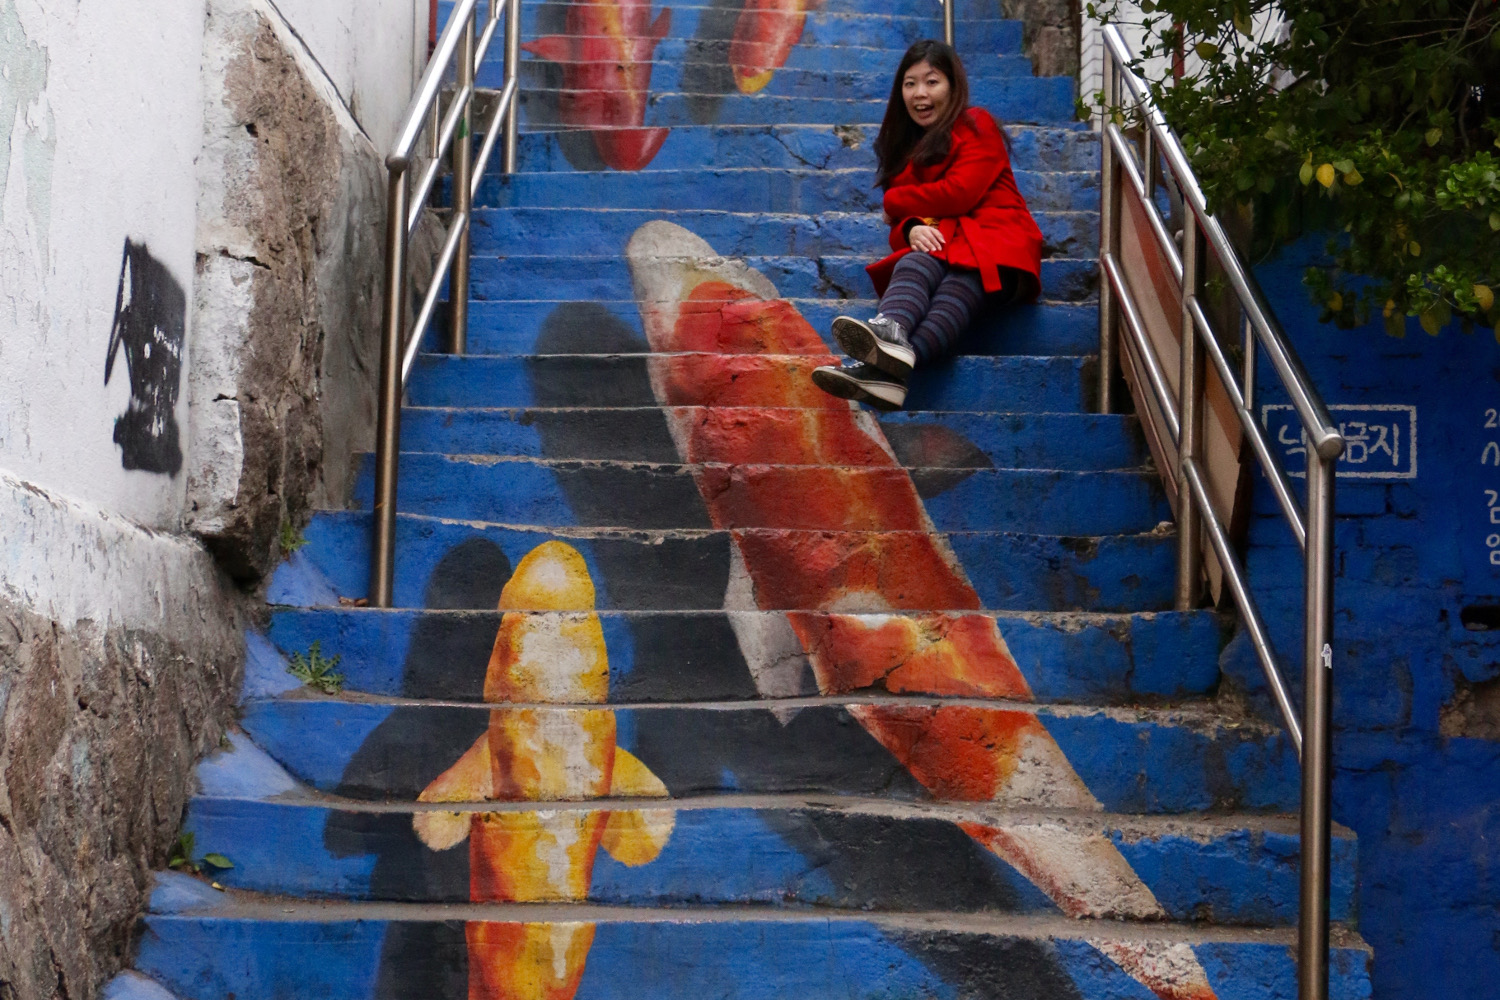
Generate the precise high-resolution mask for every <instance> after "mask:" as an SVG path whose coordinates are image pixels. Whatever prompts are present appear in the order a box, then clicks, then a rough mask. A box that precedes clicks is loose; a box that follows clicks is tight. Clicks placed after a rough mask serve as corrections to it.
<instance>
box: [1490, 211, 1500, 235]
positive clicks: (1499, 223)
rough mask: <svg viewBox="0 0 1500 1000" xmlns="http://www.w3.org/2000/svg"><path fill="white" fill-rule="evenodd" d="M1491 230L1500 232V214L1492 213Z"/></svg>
mask: <svg viewBox="0 0 1500 1000" xmlns="http://www.w3.org/2000/svg"><path fill="white" fill-rule="evenodd" d="M1490 228H1491V229H1493V230H1495V231H1496V232H1500V212H1491V213H1490Z"/></svg>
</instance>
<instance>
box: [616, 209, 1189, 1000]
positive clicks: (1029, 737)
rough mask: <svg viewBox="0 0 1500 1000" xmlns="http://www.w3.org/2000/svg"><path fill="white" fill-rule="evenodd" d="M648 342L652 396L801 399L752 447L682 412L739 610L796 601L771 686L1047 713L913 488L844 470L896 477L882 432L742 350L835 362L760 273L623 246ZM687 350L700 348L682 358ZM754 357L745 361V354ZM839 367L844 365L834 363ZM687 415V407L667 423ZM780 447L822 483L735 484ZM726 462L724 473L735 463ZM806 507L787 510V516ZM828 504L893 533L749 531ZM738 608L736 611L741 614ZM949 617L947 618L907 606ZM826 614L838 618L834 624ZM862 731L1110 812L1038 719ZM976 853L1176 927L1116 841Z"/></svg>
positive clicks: (1004, 793) (668, 243) (970, 785)
mask: <svg viewBox="0 0 1500 1000" xmlns="http://www.w3.org/2000/svg"><path fill="white" fill-rule="evenodd" d="M626 253H627V256H628V258H629V262H630V267H631V275H632V280H633V283H634V291H635V296H636V301H637V303H638V307H639V309H640V313H641V318H642V322H643V324H644V327H645V330H646V334H647V338H648V340H649V341H650V346H651V349H652V351H653V352H655V353H656V354H658V355H673V354H676V355H678V356H676V357H673V358H671V359H670V363H668V361H669V359H668V358H665V357H654V358H652V360H651V377H652V387H653V390H654V392H655V394H656V397H657V400H658V402H659V403H660V404H661V405H662V406H664V407H690V406H696V407H701V406H747V405H748V406H757V407H767V408H774V407H788V408H795V410H796V411H797V412H798V413H800V414H802V415H803V418H802V420H801V421H786V422H782V423H780V424H778V425H776V426H775V427H774V428H773V429H769V428H761V430H760V433H761V434H762V435H764V434H775V435H777V437H776V439H775V440H774V441H770V442H768V441H766V440H759V441H756V442H753V443H750V442H741V441H738V440H736V439H735V438H734V437H733V436H729V435H724V434H719V433H713V432H712V427H711V425H710V424H709V423H706V422H704V423H700V422H696V421H694V420H692V419H691V418H687V419H684V418H682V417H680V416H679V417H676V418H674V419H673V422H672V425H671V433H672V436H673V439H674V441H675V443H676V445H677V448H678V451H679V454H680V455H681V458H682V461H684V462H686V463H690V464H694V465H698V466H700V470H699V471H698V472H697V473H696V474H695V475H696V477H697V482H698V487H699V492H700V493H701V495H702V497H703V500H704V502H705V503H706V505H707V507H708V510H709V513H710V517H711V519H712V521H713V523H714V524H715V526H716V527H718V528H720V529H722V530H725V531H727V532H729V534H730V535H731V537H732V539H733V542H734V551H733V553H732V560H733V569H732V574H731V581H730V585H729V588H728V589H729V596H728V599H727V601H726V606H727V607H730V608H731V610H766V611H771V610H774V609H780V608H798V609H803V610H802V611H800V612H798V611H793V612H786V613H784V614H783V615H758V616H741V617H743V618H745V619H747V620H753V621H760V622H765V621H770V622H773V623H777V622H779V623H780V624H773V625H771V626H770V627H766V626H754V625H751V626H749V627H752V628H754V627H759V628H761V629H762V631H760V632H759V633H757V634H753V635H752V634H741V635H739V639H740V643H741V649H742V651H743V653H744V655H745V657H746V660H747V661H748V662H749V664H750V668H751V673H752V674H753V675H754V676H755V677H756V680H757V683H758V684H759V683H761V682H762V681H764V683H763V684H762V685H761V690H762V692H763V693H766V694H776V693H784V692H778V690H777V688H779V687H784V685H785V683H786V680H785V677H784V676H781V675H780V673H779V672H778V667H777V664H778V663H785V662H788V661H790V660H794V659H796V658H797V657H798V656H799V655H802V654H805V655H806V657H807V660H808V661H809V662H810V663H811V666H812V670H813V674H814V677H815V680H816V683H817V687H818V690H819V691H820V692H822V693H823V694H838V693H846V692H849V691H853V690H858V689H869V688H870V687H873V686H878V687H882V688H884V689H885V690H887V691H891V692H921V693H925V694H929V695H946V696H962V697H970V698H983V699H994V700H998V701H1002V702H1003V701H1007V700H1008V701H1012V702H1016V701H1031V700H1032V694H1031V689H1030V686H1029V685H1028V684H1027V681H1026V679H1025V677H1024V676H1023V675H1022V673H1021V671H1020V669H1019V668H1018V667H1017V665H1016V663H1015V660H1014V659H1013V658H1012V657H1011V655H1010V652H1009V649H1008V648H1007V647H1006V644H1005V640H1004V638H1003V637H1002V636H1001V634H1000V631H999V628H998V626H997V625H996V623H995V620H994V619H993V618H988V617H984V616H979V615H973V614H969V615H961V614H956V612H963V611H977V610H981V608H982V605H981V602H980V599H979V596H978V594H977V592H976V591H975V590H974V588H973V586H972V585H971V583H970V582H969V580H968V579H967V577H966V576H965V574H964V572H963V569H962V567H961V566H960V565H959V563H958V559H957V557H956V555H955V554H954V553H953V551H952V550H951V549H950V548H949V546H948V545H947V543H946V542H945V540H944V539H943V538H942V536H940V535H939V534H937V533H936V531H935V530H934V528H933V525H932V522H931V520H930V519H929V518H928V516H927V513H926V509H925V507H924V506H923V503H922V500H921V498H920V497H919V496H918V494H917V490H916V487H915V485H914V484H912V483H911V481H910V479H909V478H905V479H904V482H905V487H904V488H901V487H900V485H899V484H900V482H901V480H895V481H894V482H895V483H896V485H895V486H893V480H890V479H885V478H882V479H881V481H880V485H879V488H878V489H863V490H862V489H860V488H859V486H858V482H857V480H854V479H851V478H850V477H848V476H844V475H842V474H841V470H840V469H838V468H837V467H836V466H838V465H841V464H842V465H852V466H865V467H892V468H900V464H899V462H898V461H897V459H896V456H895V454H894V452H893V451H892V450H891V448H890V446H889V444H888V443H887V442H886V441H885V440H884V436H883V434H882V432H881V430H880V427H879V424H878V423H876V422H875V421H874V420H873V419H872V418H871V416H870V415H869V414H867V413H863V412H861V411H860V410H858V409H857V408H856V407H854V406H853V405H852V404H849V403H846V402H844V401H842V400H837V399H835V398H833V397H831V396H828V395H826V394H824V393H822V392H821V391H820V390H818V389H817V388H816V387H814V386H813V385H812V383H811V382H810V380H808V379H807V378H806V377H805V369H804V368H803V367H802V366H774V365H760V366H758V367H757V366H751V365H747V364H746V363H745V362H746V361H748V360H750V359H748V358H746V357H744V356H745V355H753V354H759V355H763V356H776V355H799V356H803V357H806V356H808V355H813V356H826V355H828V350H827V347H826V346H825V344H824V342H823V340H822V338H820V337H819V336H818V334H817V333H816V331H814V330H813V329H812V327H811V326H809V325H808V323H807V322H806V321H805V320H804V319H803V318H802V316H801V315H800V314H799V313H798V312H797V311H796V309H795V308H794V307H792V305H791V304H790V303H787V302H785V301H782V300H780V299H779V297H778V295H777V293H776V289H775V287H774V286H773V285H772V284H771V282H770V281H769V280H767V279H766V278H765V276H764V275H762V274H760V273H758V272H756V271H753V270H751V269H750V268H748V267H746V266H745V265H744V264H743V263H741V262H739V261H735V260H729V259H725V258H722V257H719V256H718V255H716V254H715V252H714V250H713V248H712V247H711V246H709V244H708V243H707V242H705V241H704V240H702V239H701V238H699V237H698V236H696V235H694V234H693V233H691V232H689V231H688V230H686V229H683V228H682V227H680V226H675V225H672V224H670V223H666V222H660V221H658V222H650V223H647V224H646V225H644V226H642V227H641V228H640V229H638V230H637V231H636V233H635V234H634V235H633V236H632V238H631V240H630V243H629V246H628V247H627V250H626ZM683 352H693V353H688V354H686V356H684V354H683ZM736 355H738V356H739V357H736ZM832 360H833V359H832V358H831V356H830V359H829V362H827V363H832ZM669 412H679V411H669ZM747 448H753V449H755V451H757V452H758V453H761V454H764V453H766V452H767V451H774V452H775V453H776V454H778V455H779V456H781V457H780V459H779V461H780V462H782V463H784V464H787V465H807V466H824V468H823V469H822V470H821V472H822V473H823V475H824V476H825V481H823V482H822V483H821V484H818V485H814V486H812V487H810V488H808V489H806V490H804V491H803V492H802V493H801V494H800V495H798V496H796V497H792V498H789V497H786V496H780V495H765V491H761V490H757V488H756V486H755V485H754V484H753V482H751V481H750V480H749V479H747V480H746V481H745V482H744V483H741V484H739V485H741V486H742V487H743V488H741V489H736V490H733V491H729V490H726V489H724V479H725V477H726V476H732V475H733V474H734V473H733V467H734V466H735V465H738V464H743V463H744V462H745V461H746V458H745V456H744V454H742V452H744V451H745V450H746V449H747ZM726 467H727V468H726ZM789 504H790V505H791V506H790V507H789V506H788V505H789ZM792 507H796V508H801V509H804V510H805V509H807V508H812V507H816V508H821V511H822V516H821V517H820V518H819V520H820V521H821V522H822V523H827V524H841V523H842V524H868V523H872V522H874V523H878V524H880V525H881V526H882V527H881V530H879V531H859V532H828V533H824V534H822V535H820V536H818V538H817V539H816V540H815V541H812V542H809V540H808V539H807V538H806V537H794V535H795V536H802V535H804V534H805V533H800V532H798V533H791V532H787V533H778V532H774V531H755V532H750V531H744V532H741V531H737V530H736V529H737V527H738V526H739V525H743V524H747V523H748V524H760V525H770V524H775V523H777V521H776V517H777V512H778V511H788V510H790V509H791V508H792ZM737 603H739V606H738V607H736V606H735V605H736V604H737ZM930 608H943V609H948V612H930V611H928V612H924V613H920V614H912V615H902V614H892V613H891V612H900V611H923V609H930ZM811 612H831V613H832V614H828V615H820V614H813V613H811ZM852 712H853V714H854V716H855V717H856V718H857V719H858V721H859V722H860V724H861V725H862V726H863V727H864V728H865V730H866V731H867V732H869V733H870V735H872V736H873V737H874V738H875V739H876V740H878V741H879V742H880V743H881V744H882V745H883V746H884V747H885V748H886V749H887V750H888V751H889V752H890V753H891V754H892V755H894V756H895V757H896V758H897V759H898V760H900V761H901V762H902V764H903V765H904V766H905V767H906V768H907V769H908V771H909V772H910V773H911V775H912V776H913V777H914V778H915V779H916V780H917V781H918V782H919V783H920V784H921V785H923V786H924V787H925V788H927V789H928V790H929V791H930V792H932V793H933V794H934V795H935V796H938V797H941V798H947V799H958V800H963V801H974V802H995V803H1003V804H1006V805H1011V806H1029V807H1043V808H1054V809H1076V810H1092V811H1099V810H1101V809H1102V806H1101V805H1100V803H1099V801H1098V800H1097V799H1096V798H1095V797H1094V796H1093V794H1092V793H1091V792H1090V791H1089V789H1088V788H1087V787H1086V786H1085V785H1084V783H1083V781H1082V780H1081V779H1080V778H1079V776H1078V774H1077V773H1076V772H1075V771H1074V769H1073V767H1072V765H1071V764H1070V763H1069V762H1068V760H1067V758H1066V756H1065V755H1064V754H1063V751H1062V749H1061V748H1060V747H1059V746H1058V744H1057V743H1056V741H1055V740H1054V739H1053V738H1052V736H1051V734H1050V733H1049V732H1048V731H1047V729H1046V728H1045V727H1044V726H1043V725H1042V723H1041V722H1040V721H1039V720H1038V718H1037V716H1036V715H1035V714H1034V713H1032V712H1029V711H1026V710H1024V709H1020V708H1016V709H1010V708H1005V707H1003V706H1000V705H997V706H995V707H988V706H984V707H978V706H955V705H945V706H941V707H935V706H931V705H923V706H887V705H862V706H857V707H854V708H853V709H852ZM962 829H963V830H964V831H965V832H966V833H967V834H968V835H969V836H970V837H972V838H973V839H974V840H975V841H976V842H977V843H979V844H981V845H983V846H984V847H985V848H987V849H988V850H990V851H992V852H993V853H994V854H996V855H997V856H999V857H1000V858H1002V859H1003V860H1005V861H1006V862H1007V863H1009V864H1010V865H1011V866H1013V867H1014V868H1016V869H1017V870H1018V871H1020V872H1021V873H1022V874H1023V875H1024V876H1026V878H1027V879H1029V880H1030V881H1031V882H1032V883H1033V884H1035V885H1036V886H1037V888H1039V889H1040V890H1041V891H1042V892H1043V893H1045V894H1046V895H1047V896H1048V897H1049V898H1050V899H1052V901H1053V902H1054V903H1055V904H1056V905H1057V906H1058V907H1059V909H1061V910H1062V912H1064V913H1066V914H1068V915H1070V916H1074V917H1106V916H1113V917H1131V918H1136V919H1152V918H1163V917H1165V911H1164V910H1163V909H1162V907H1161V905H1160V903H1159V902H1158V901H1157V900H1156V898H1155V897H1154V896H1153V894H1152V893H1151V890H1150V889H1149V888H1148V887H1147V886H1146V885H1145V884H1144V883H1143V882H1142V881H1141V879H1140V878H1139V876H1137V875H1136V873H1135V872H1134V870H1133V869H1132V868H1131V866H1130V863H1129V862H1128V861H1127V860H1126V859H1125V858H1124V857H1123V856H1122V855H1121V854H1120V852H1119V851H1118V849H1117V848H1116V847H1115V846H1114V844H1113V842H1112V841H1111V840H1110V839H1109V838H1108V837H1107V836H1105V835H1103V834H1099V833H1094V832H1077V831H1069V830H1067V829H1065V828H1063V827H1062V826H1061V825H1059V824H1048V823H1030V824H1017V825H994V826H992V825H988V824H981V823H965V824H963V825H962ZM1096 947H1097V948H1099V950H1101V951H1102V952H1104V953H1105V954H1106V955H1108V956H1109V957H1110V958H1111V959H1113V960H1114V961H1115V962H1116V963H1117V964H1118V965H1119V966H1120V967H1121V968H1122V969H1123V970H1124V971H1125V972H1126V973H1127V974H1129V975H1130V976H1131V977H1132V978H1134V979H1135V980H1137V981H1138V982H1140V983H1141V984H1143V985H1144V986H1146V987H1147V988H1148V989H1150V990H1151V991H1152V992H1153V993H1154V994H1155V995H1156V996H1158V997H1160V998H1162V1000H1213V998H1214V996H1215V994H1214V991H1213V989H1212V987H1211V986H1210V985H1209V982H1208V978H1207V975H1206V974H1205V972H1204V970H1203V968H1202V966H1201V965H1200V964H1199V962H1198V960H1197V958H1196V956H1195V954H1194V953H1193V951H1192V949H1191V948H1190V947H1189V946H1187V945H1185V944H1163V943H1151V944H1134V943H1130V944H1123V943H1120V942H1110V941H1104V940H1100V941H1098V942H1097V943H1096Z"/></svg>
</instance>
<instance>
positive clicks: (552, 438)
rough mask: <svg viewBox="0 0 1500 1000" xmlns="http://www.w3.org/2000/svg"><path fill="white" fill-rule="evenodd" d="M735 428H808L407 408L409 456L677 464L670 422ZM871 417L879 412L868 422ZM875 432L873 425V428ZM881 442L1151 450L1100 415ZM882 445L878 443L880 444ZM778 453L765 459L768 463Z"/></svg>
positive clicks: (1006, 463) (1136, 454)
mask: <svg viewBox="0 0 1500 1000" xmlns="http://www.w3.org/2000/svg"><path fill="white" fill-rule="evenodd" d="M668 413H670V416H671V417H672V419H674V420H677V421H679V422H685V423H687V424H691V425H694V426H706V427H712V428H725V429H732V430H734V432H735V433H737V434H739V435H742V436H743V437H744V438H746V439H748V440H755V439H757V438H760V439H761V440H767V441H773V440H776V438H775V437H774V436H773V435H772V432H773V431H774V430H776V429H778V428H789V427H791V426H792V425H795V424H800V421H801V420H802V415H801V414H799V413H798V412H797V411H795V410H784V409H783V410H767V409H752V408H743V407H698V408H691V407H681V408H676V409H673V410H671V411H664V410H662V409H660V408H657V407H638V408H619V409H587V408H561V409H534V408H533V409H510V410H504V409H449V408H433V407H410V406H409V407H406V408H405V409H404V410H402V413H401V449H402V451H427V452H439V453H443V454H465V455H513V456H529V457H532V458H544V457H545V458H553V459H564V460H568V459H605V460H616V461H630V462H675V461H678V460H679V459H678V453H677V448H676V446H675V445H674V444H673V443H672V441H671V439H670V437H669V435H668V433H667V423H666V419H667V416H668ZM865 419H867V420H873V415H870V416H869V417H866V418H865ZM864 426H866V427H867V428H869V429H871V430H874V429H875V428H874V426H872V425H871V424H865V425H864ZM878 426H879V428H880V429H881V436H883V437H884V438H885V439H886V441H887V443H888V444H889V445H890V446H891V447H892V448H893V449H894V451H895V453H896V457H897V458H898V459H900V460H901V463H902V464H903V465H905V466H908V467H916V466H925V467H932V468H955V469H968V468H984V467H986V466H993V467H997V468H1012V469H1069V470H1075V471H1082V470H1091V469H1125V468H1131V467H1135V466H1139V465H1141V463H1142V462H1143V460H1144V456H1145V452H1144V445H1143V443H1142V439H1141V437H1140V426H1139V424H1138V423H1137V421H1136V419H1135V417H1133V416H1122V415H1119V414H1097V413H1045V414H1037V413H1024V414H1010V413H983V414H981V413H963V414H960V413H936V414H920V413H919V414H911V413H893V414H886V415H883V416H882V417H881V419H880V423H879V425H878ZM877 440H878V438H877ZM772 454H774V449H772V448H768V450H767V452H766V454H765V455H764V456H763V457H765V458H766V459H767V460H768V461H769V460H770V458H771V456H772Z"/></svg>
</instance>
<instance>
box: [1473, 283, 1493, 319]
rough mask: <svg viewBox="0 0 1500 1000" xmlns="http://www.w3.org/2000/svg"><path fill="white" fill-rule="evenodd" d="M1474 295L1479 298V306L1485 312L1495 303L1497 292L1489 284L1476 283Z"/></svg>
mask: <svg viewBox="0 0 1500 1000" xmlns="http://www.w3.org/2000/svg"><path fill="white" fill-rule="evenodd" d="M1474 297H1475V298H1476V299H1478V300H1479V308H1481V309H1483V310H1484V311H1485V312H1489V311H1490V307H1491V306H1493V305H1494V304H1495V293H1494V291H1493V290H1492V289H1491V288H1490V286H1489V285H1475V286H1474Z"/></svg>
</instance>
